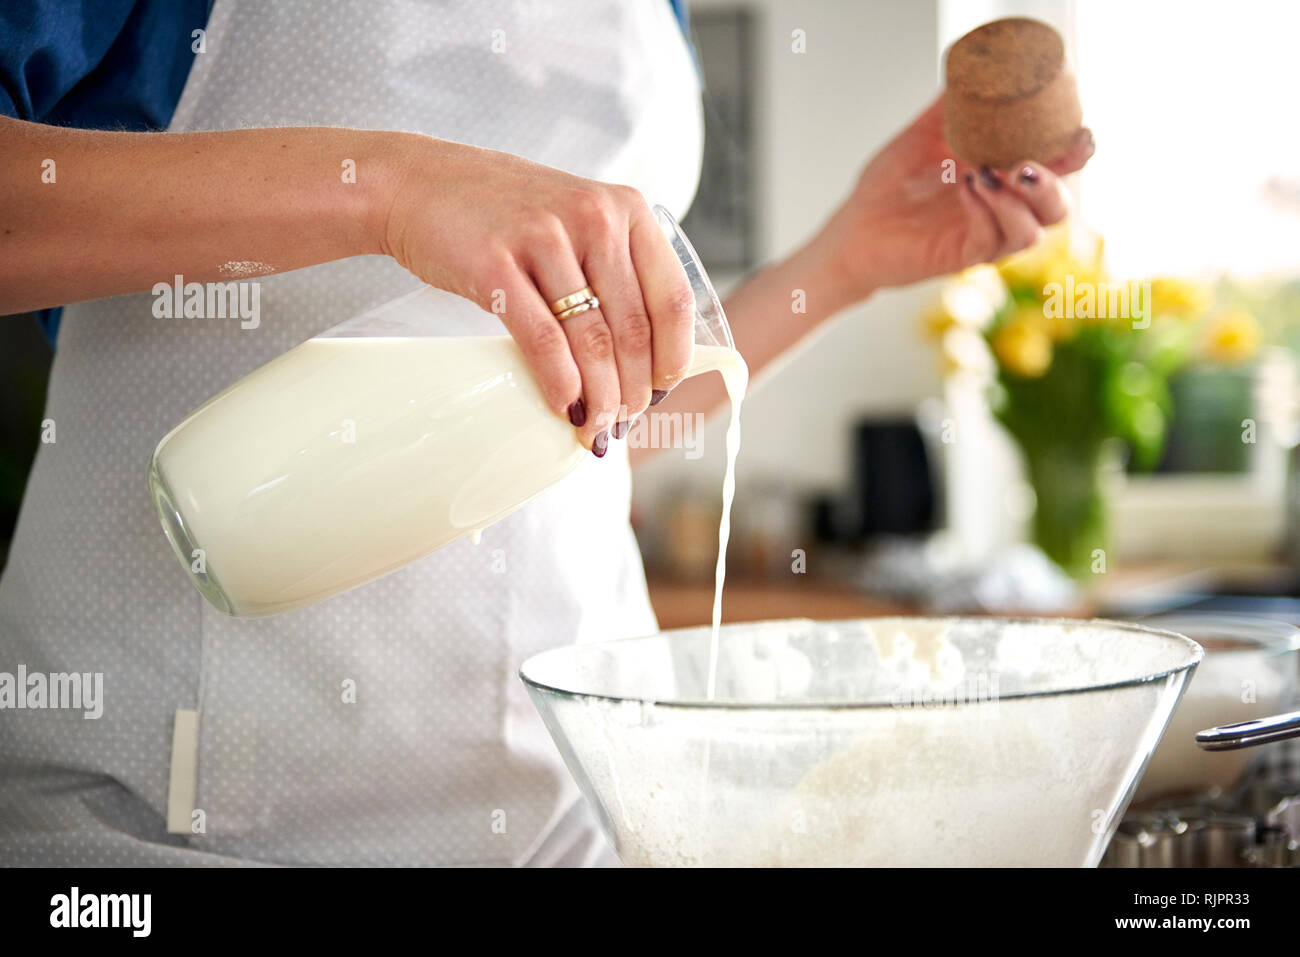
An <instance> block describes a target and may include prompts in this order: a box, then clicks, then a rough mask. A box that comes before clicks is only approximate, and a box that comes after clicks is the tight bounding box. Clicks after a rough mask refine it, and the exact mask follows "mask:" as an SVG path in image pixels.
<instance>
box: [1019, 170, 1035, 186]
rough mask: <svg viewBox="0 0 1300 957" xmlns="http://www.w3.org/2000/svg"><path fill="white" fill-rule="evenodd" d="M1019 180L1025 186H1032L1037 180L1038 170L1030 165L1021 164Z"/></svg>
mask: <svg viewBox="0 0 1300 957" xmlns="http://www.w3.org/2000/svg"><path fill="white" fill-rule="evenodd" d="M1020 182H1022V183H1024V184H1025V185H1026V186H1033V185H1034V184H1035V183H1037V182H1038V171H1037V170H1036V169H1034V168H1033V167H1032V166H1022V167H1021V168H1020Z"/></svg>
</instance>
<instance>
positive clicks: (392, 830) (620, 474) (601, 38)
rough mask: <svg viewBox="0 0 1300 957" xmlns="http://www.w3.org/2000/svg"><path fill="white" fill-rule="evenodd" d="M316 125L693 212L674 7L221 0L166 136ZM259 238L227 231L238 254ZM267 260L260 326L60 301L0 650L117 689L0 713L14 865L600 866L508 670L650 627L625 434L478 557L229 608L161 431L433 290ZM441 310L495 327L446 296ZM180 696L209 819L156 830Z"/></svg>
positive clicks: (482, 328)
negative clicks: (361, 315) (221, 602)
mask: <svg viewBox="0 0 1300 957" xmlns="http://www.w3.org/2000/svg"><path fill="white" fill-rule="evenodd" d="M303 124H321V125H336V126H356V127H373V128H388V129H403V130H416V131H421V132H425V133H430V134H433V135H436V136H440V137H444V138H447V139H453V140H459V141H462V142H467V143H473V144H476V145H481V146H487V147H492V148H495V149H500V150H507V151H509V152H512V153H518V154H521V155H523V156H527V157H529V158H531V159H534V160H537V161H540V162H543V163H547V164H549V165H552V166H557V167H560V168H563V169H566V170H570V171H572V172H574V173H578V174H581V175H584V176H589V177H594V178H598V179H603V180H609V181H615V182H625V183H630V184H632V185H634V186H636V187H638V188H639V189H641V190H642V192H643V193H645V194H646V197H647V198H648V199H649V200H651V201H652V202H655V201H657V202H661V203H663V204H664V205H665V206H667V207H668V208H669V209H670V210H672V211H674V212H675V213H677V214H679V215H680V214H682V213H684V212H685V210H686V208H687V206H688V205H689V203H690V200H691V198H692V196H693V193H694V189H695V185H696V181H697V178H698V174H699V163H700V153H701V146H702V121H701V115H700V106H699V90H698V85H697V80H696V75H695V72H694V67H693V64H692V62H691V59H690V54H689V51H688V49H687V47H686V44H685V42H684V40H683V38H682V37H681V34H680V31H679V29H678V26H677V24H676V21H675V20H674V19H673V17H672V14H671V11H670V8H669V4H668V2H667V0H609V2H598V0H568V2H555V3H536V2H524V0H464V2H453V0H449V2H442V3H435V2H420V0H356V2H333V3H328V4H326V3H319V2H307V0H276V2H275V3H268V2H239V0H218V2H217V4H216V6H215V9H214V11H213V15H212V18H211V21H210V23H209V25H208V29H207V37H206V52H203V53H200V54H198V55H197V57H196V60H195V65H194V67H193V70H192V71H191V74H190V77H189V80H188V83H187V85H186V87H185V91H184V94H183V96H182V98H181V101H180V105H179V107H178V109H177V111H176V115H175V118H174V119H173V122H172V127H171V128H172V129H173V130H178V131H179V130H211V129H226V128H235V127H261V126H279V125H303ZM142 172H147V171H142ZM365 172H366V171H365V169H364V168H361V169H359V170H358V175H359V176H364V175H365ZM246 258H248V257H246V256H244V255H242V254H241V251H240V247H239V241H238V237H237V236H232V237H231V242H230V259H231V260H235V261H238V260H242V259H246ZM260 282H261V325H260V327H259V328H257V329H241V328H240V325H239V322H238V321H237V320H221V319H206V320H196V319H156V318H153V317H152V314H151V305H152V301H153V300H152V297H151V296H150V295H148V294H142V295H134V296H123V297H118V298H114V299H108V300H102V301H98V302H92V303H87V304H83V305H80V306H74V307H70V308H69V309H67V310H66V312H65V314H64V317H63V323H62V328H61V331H60V339H59V348H58V354H57V357H56V360H55V364H54V369H53V374H52V378H51V384H50V391H49V398H48V403H47V413H46V415H47V417H48V418H51V419H53V420H55V422H56V429H57V431H56V441H55V442H54V443H53V444H49V445H44V446H42V447H41V449H40V453H39V455H38V457H37V461H36V465H35V467H34V470H33V472H32V476H31V480H30V482H29V485H28V489H27V495H26V499H25V500H24V502H23V508H22V512H21V517H20V520H19V525H18V531H17V535H16V538H15V541H14V544H13V549H12V552H11V557H10V563H9V566H8V568H7V569H6V572H5V575H4V578H3V580H0V671H9V672H11V673H12V672H15V671H16V669H17V666H18V665H20V664H21V665H25V666H26V668H27V670H28V671H29V672H37V671H39V672H45V673H49V672H65V671H66V672H73V671H75V672H91V673H94V672H102V673H103V675H104V679H103V687H104V692H103V697H104V710H103V716H102V717H101V718H99V719H98V720H87V719H85V718H84V717H83V714H82V712H81V711H68V710H64V711H55V710H45V711H35V710H27V711H5V712H0V864H91V865H95V864H105V865H108V864H121V865H131V864H155V863H157V864H185V863H204V864H221V863H248V862H264V863H285V864H397V865H404V864H411V865H417V864H480V865H481V864H488V865H505V864H532V865H537V864H583V863H597V862H599V863H608V862H609V861H610V859H611V858H610V854H609V851H608V847H607V846H606V845H605V843H604V840H603V838H602V837H601V836H600V835H599V833H598V832H597V831H596V829H595V827H594V825H593V824H592V822H591V819H590V817H589V816H588V814H587V812H586V810H585V808H584V807H583V806H582V804H581V802H580V801H579V800H578V797H577V792H576V789H575V788H574V786H573V785H572V783H571V781H570V779H569V776H568V774H567V772H566V771H565V769H564V767H563V765H562V763H561V761H560V758H559V756H558V754H557V752H556V750H555V748H554V746H553V745H552V743H551V741H550V739H549V737H548V736H547V734H546V732H545V730H544V728H543V726H542V724H541V721H540V719H539V718H538V717H537V716H536V714H535V712H534V710H533V708H532V705H531V704H530V702H529V701H528V698H527V695H526V693H525V691H524V689H523V687H522V685H521V683H520V682H519V679H518V678H517V676H516V671H517V669H518V666H519V664H520V662H521V661H522V660H523V659H524V658H526V657H528V656H529V655H531V654H533V653H535V652H538V651H541V650H543V649H545V648H549V647H552V646H555V645H557V644H561V643H565V642H569V641H575V640H577V641H584V640H594V639H601V638H612V637H620V636H627V635H632V634H638V633H645V632H648V631H652V630H654V628H655V621H654V615H653V612H652V610H651V608H650V604H649V601H648V599H647V595H646V589H645V580H644V575H643V572H642V568H641V563H640V556H639V554H638V552H637V548H636V544H635V541H634V539H633V536H632V533H631V530H630V528H629V525H628V506H629V494H630V473H629V469H628V462H627V454H626V448H625V446H624V445H623V443H612V447H611V450H610V454H609V455H607V456H606V458H605V459H604V460H600V461H598V460H596V459H594V458H592V459H590V460H589V461H586V462H584V463H583V465H582V466H581V467H580V468H579V469H578V470H577V471H576V472H575V473H574V474H572V475H571V476H570V477H569V478H567V479H566V480H564V481H563V482H561V483H559V484H558V485H557V486H555V487H553V488H552V489H550V490H549V491H547V492H546V493H544V494H543V495H542V496H540V497H539V498H538V499H536V500H535V501H534V502H532V503H530V504H529V505H528V506H526V507H525V508H524V509H522V510H521V511H519V512H517V513H515V514H514V515H512V516H510V517H509V518H507V519H505V520H504V521H502V522H501V523H499V524H498V525H496V526H493V527H491V528H489V529H488V530H487V531H486V532H485V534H484V536H483V541H482V544H480V545H479V546H477V547H476V546H473V545H471V544H469V543H468V542H465V541H462V542H459V543H456V544H454V545H452V546H450V547H448V548H446V549H444V550H442V551H440V552H437V553H435V554H433V555H431V556H429V557H427V558H425V559H423V560H421V561H419V562H416V563H415V564H413V565H411V566H409V567H407V568H406V569H403V570H402V571H399V572H397V573H395V574H392V575H390V576H388V577H386V578H384V579H381V580H379V581H377V582H374V583H372V584H370V585H367V586H364V587H362V588H360V589H358V590H355V591H353V592H351V593H348V594H345V595H342V596H339V597H337V598H334V599H332V600H329V601H327V602H324V603H322V604H320V605H318V606H316V607H313V608H308V609H304V610H301V611H298V612H293V613H290V614H287V615H283V616H280V617H277V618H272V619H263V620H257V621H239V620H234V619H230V618H226V617H224V616H222V615H221V614H219V613H218V612H216V611H214V610H213V609H212V608H210V607H209V606H208V605H207V604H206V603H205V602H204V601H203V600H202V599H201V598H200V596H199V595H198V594H197V592H195V591H194V590H193V589H192V588H191V587H190V585H189V584H188V583H187V582H186V580H185V578H184V576H183V574H182V572H181V570H180V568H179V567H178V566H177V565H176V560H175V558H174V557H173V556H172V555H171V552H170V550H169V549H168V547H167V544H166V541H165V540H164V537H163V534H162V532H161V530H160V528H159V526H158V522H157V519H156V518H155V516H154V514H153V512H152V509H151V505H150V501H149V496H148V492H147V488H146V482H145V469H146V465H147V463H148V460H149V456H150V454H151V453H152V451H153V448H154V445H155V444H156V443H157V441H158V439H159V438H161V437H162V436H163V435H164V434H165V433H166V432H167V431H168V430H169V429H170V428H171V427H172V426H174V425H175V424H176V423H177V422H178V421H179V420H180V419H181V418H182V417H183V416H184V415H185V414H186V413H187V412H188V411H189V410H190V409H191V408H193V407H194V406H196V405H198V404H199V403H200V402H202V401H203V400H204V399H206V398H208V397H209V396H210V395H212V394H213V393H215V392H217V391H219V390H220V389H222V388H224V387H225V386H226V385H228V384H229V383H230V382H232V381H234V380H235V379H237V378H239V377H240V376H242V375H244V374H246V373H248V372H250V371H252V370H253V369H255V368H256V367H257V366H259V365H261V364H263V363H264V362H266V361H268V360H270V359H271V358H273V357H275V356H277V355H279V354H280V353H283V352H285V351H286V350H287V349H289V348H291V347H292V346H294V345H295V344H297V343H299V342H301V341H302V340H304V339H306V338H308V337H310V336H311V335H312V334H314V333H317V332H320V331H322V330H324V329H327V328H328V327H330V326H333V325H335V324H336V323H338V322H340V321H342V320H344V319H347V318H349V317H350V316H352V315H354V314H356V313H358V312H361V311H363V310H366V309H369V308H371V307H373V306H375V305H378V304H379V303H382V302H384V301H386V300H388V299H391V298H393V297H395V296H398V295H401V294H403V293H406V292H408V291H410V290H412V289H414V288H415V287H416V286H417V285H418V284H419V281H418V280H417V279H416V278H415V277H413V276H412V275H410V274H409V273H407V272H406V271H405V270H403V269H402V268H401V267H399V266H398V265H397V264H396V263H395V262H393V261H392V260H390V259H387V258H384V257H377V256H375V257H360V258H354V259H349V260H344V261H341V262H336V263H327V264H325V265H321V266H317V267H313V268H310V269H302V270H298V271H296V272H293V273H288V274H284V275H277V276H271V277H266V278H263V279H261V280H260ZM445 321H446V328H447V333H448V334H460V335H464V334H467V333H471V334H473V333H482V334H500V332H501V329H500V326H499V324H498V323H497V320H496V319H495V318H494V317H492V316H490V315H488V314H486V313H483V312H481V311H479V310H477V309H476V308H475V307H473V306H472V305H470V304H468V303H466V302H464V301H463V300H457V299H455V297H451V296H448V297H447V305H446V316H445ZM418 480H419V477H418V476H412V481H418ZM352 688H354V689H355V702H354V703H353V702H350V701H349V700H346V699H347V698H348V690H349V689H352ZM177 709H197V710H198V711H199V713H200V716H199V730H198V737H197V749H196V752H195V754H194V757H195V758H196V761H197V789H196V793H195V800H194V807H195V808H196V809H198V810H200V811H202V815H201V818H202V822H203V826H204V831H203V833H200V834H193V835H168V834H167V833H165V825H164V820H165V815H166V810H167V807H168V795H169V781H168V775H169V765H170V757H171V748H172V732H173V718H174V715H175V712H176V711H177Z"/></svg>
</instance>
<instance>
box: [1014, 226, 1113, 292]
mask: <svg viewBox="0 0 1300 957" xmlns="http://www.w3.org/2000/svg"><path fill="white" fill-rule="evenodd" d="M1094 244H1095V245H1094V249H1093V251H1092V255H1091V256H1089V257H1088V258H1087V259H1086V260H1085V259H1083V258H1080V257H1078V256H1076V255H1075V254H1074V242H1073V240H1072V237H1071V233H1070V225H1069V223H1060V224H1058V225H1056V226H1050V227H1048V228H1047V229H1046V230H1045V231H1044V234H1043V238H1042V240H1041V241H1039V242H1037V243H1035V244H1034V245H1033V246H1030V247H1029V248H1028V249H1023V250H1021V251H1020V252H1018V253H1013V254H1012V255H1010V256H1008V257H1006V258H1005V259H1003V260H1002V261H1001V262H999V263H998V264H997V267H998V272H999V273H1000V274H1001V275H1002V279H1003V281H1004V282H1005V283H1006V284H1007V285H1008V286H1013V287H1016V288H1020V289H1034V290H1036V291H1037V292H1038V293H1039V295H1042V289H1043V286H1045V285H1047V283H1049V282H1060V281H1061V280H1062V278H1063V277H1064V276H1066V275H1067V274H1070V273H1073V274H1074V276H1075V277H1076V279H1079V278H1086V279H1088V280H1090V281H1093V280H1095V279H1096V274H1099V273H1100V270H1101V240H1100V239H1099V238H1098V239H1095V240H1094Z"/></svg>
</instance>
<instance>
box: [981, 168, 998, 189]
mask: <svg viewBox="0 0 1300 957" xmlns="http://www.w3.org/2000/svg"><path fill="white" fill-rule="evenodd" d="M980 182H981V183H983V184H984V185H985V186H986V187H988V188H989V189H1001V188H1002V180H1000V179H998V174H997V173H995V172H993V170H991V169H989V168H988V167H987V166H981V167H980Z"/></svg>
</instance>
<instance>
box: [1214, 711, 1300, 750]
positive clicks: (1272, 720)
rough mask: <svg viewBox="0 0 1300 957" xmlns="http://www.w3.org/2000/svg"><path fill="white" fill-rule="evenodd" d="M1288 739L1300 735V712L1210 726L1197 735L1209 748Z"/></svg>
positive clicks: (1215, 748)
mask: <svg viewBox="0 0 1300 957" xmlns="http://www.w3.org/2000/svg"><path fill="white" fill-rule="evenodd" d="M1287 738H1300V711H1291V712H1289V713H1287V714H1275V715H1273V716H1271V717H1268V718H1255V719H1254V720H1252V721H1239V722H1237V723H1236V724H1225V725H1223V726H1222V727H1220V728H1210V729H1209V730H1208V731H1202V732H1200V733H1199V734H1197V735H1196V743H1197V744H1198V745H1200V746H1201V748H1203V749H1204V750H1206V751H1236V750H1237V749H1238V748H1250V747H1254V746H1255V745H1257V744H1268V743H1269V742H1270V741H1283V740H1285V739H1287Z"/></svg>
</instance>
